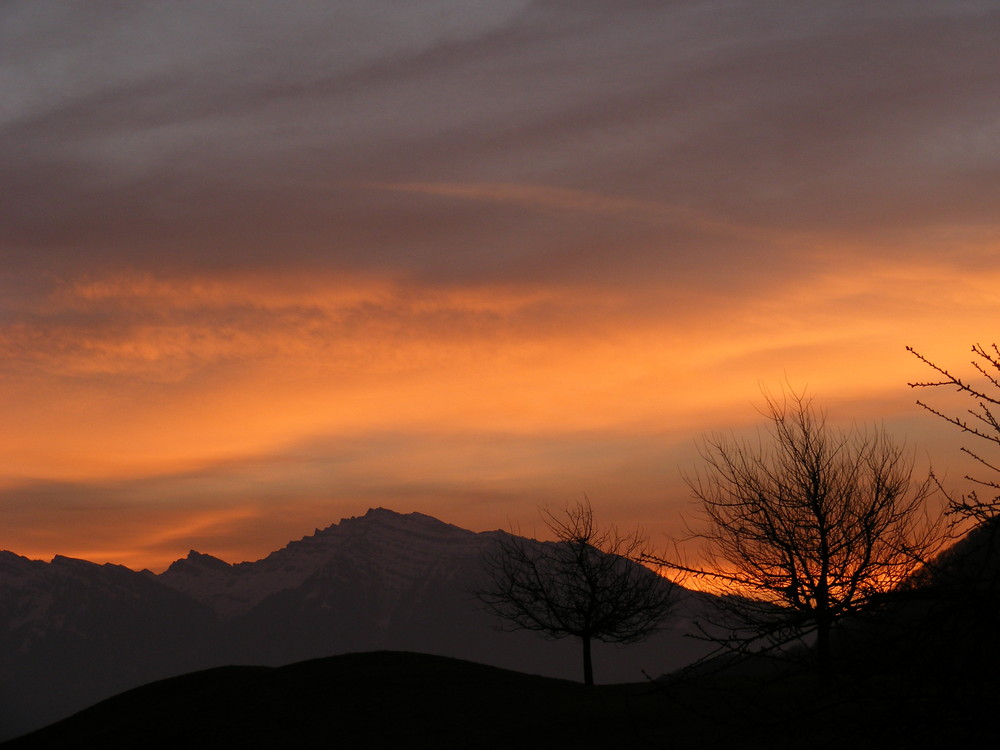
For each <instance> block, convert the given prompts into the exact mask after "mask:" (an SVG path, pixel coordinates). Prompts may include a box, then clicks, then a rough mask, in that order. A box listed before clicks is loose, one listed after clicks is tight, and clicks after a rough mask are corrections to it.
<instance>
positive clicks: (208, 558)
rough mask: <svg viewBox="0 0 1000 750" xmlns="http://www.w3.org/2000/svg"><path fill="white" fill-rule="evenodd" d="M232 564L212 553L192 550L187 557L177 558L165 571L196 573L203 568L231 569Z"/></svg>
mask: <svg viewBox="0 0 1000 750" xmlns="http://www.w3.org/2000/svg"><path fill="white" fill-rule="evenodd" d="M230 568H232V565H230V564H229V563H227V562H226V561H225V560H220V559H219V558H218V557H213V556H212V555H205V554H203V553H201V552H198V550H190V551H189V552H188V554H187V557H184V558H181V559H180V560H175V561H174V562H172V563H171V564H170V567H169V568H167V570H166V571H164V572H169V571H172V572H173V573H175V574H177V573H184V572H189V573H196V574H197V572H198V571H202V570H229V569H230Z"/></svg>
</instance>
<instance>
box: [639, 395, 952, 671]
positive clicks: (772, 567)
mask: <svg viewBox="0 0 1000 750" xmlns="http://www.w3.org/2000/svg"><path fill="white" fill-rule="evenodd" d="M764 414H765V416H766V417H767V418H768V420H769V423H770V424H769V426H768V430H767V431H766V432H765V433H763V434H762V435H760V436H759V438H758V439H757V441H756V442H748V441H741V440H737V439H736V438H732V437H724V436H714V437H706V438H705V439H704V441H703V443H702V445H701V454H702V458H703V459H704V462H705V465H706V466H705V468H704V469H703V470H699V471H697V473H695V474H694V475H693V476H692V477H689V478H688V483H689V485H690V487H691V488H692V490H693V492H694V494H695V496H696V497H697V498H698V499H699V500H700V501H701V505H702V509H703V516H704V517H703V520H704V521H705V525H704V528H702V529H700V530H698V531H697V532H696V536H697V537H701V538H702V539H704V540H706V541H707V545H706V550H705V553H706V558H705V564H704V566H703V567H701V568H698V569H694V568H691V567H687V566H684V565H679V564H678V563H677V562H676V561H668V560H663V559H656V560H655V561H656V562H659V563H661V564H663V565H666V566H667V567H672V568H675V569H681V570H686V571H687V572H688V573H693V574H696V575H701V576H710V577H711V578H712V579H713V580H715V581H716V582H717V583H719V584H721V588H722V589H723V591H724V592H725V593H728V594H731V595H732V596H729V597H727V598H725V599H724V600H723V601H724V603H725V604H724V606H725V609H724V617H723V618H721V619H722V620H723V622H722V623H721V624H725V625H726V626H727V627H728V628H730V631H731V633H732V634H733V637H734V638H735V641H734V642H735V643H743V644H745V643H747V642H749V641H753V640H757V639H759V638H763V637H769V638H777V637H779V636H783V635H793V634H800V635H801V634H805V633H807V632H815V637H816V642H815V665H816V668H817V670H818V672H819V674H820V676H821V679H822V681H823V682H824V683H825V682H829V679H830V676H831V673H832V657H831V645H830V636H831V629H832V626H833V624H834V622H835V621H836V620H837V619H838V618H841V617H843V616H844V615H847V614H849V613H851V612H854V611H856V610H858V609H859V608H860V607H862V606H863V605H864V604H865V603H866V602H868V601H869V600H870V599H871V598H872V597H873V596H874V595H876V594H879V593H881V592H886V591H888V590H890V589H892V588H893V587H895V586H896V585H898V584H899V583H900V582H901V581H903V580H904V579H906V578H907V577H908V576H909V575H911V574H912V573H913V572H914V571H915V570H916V569H917V568H919V566H920V564H921V561H923V560H925V559H926V558H927V556H928V555H930V554H931V553H932V552H933V551H934V550H935V549H936V547H937V545H938V544H939V541H940V538H941V535H940V533H939V527H940V524H938V523H936V522H934V521H933V520H932V519H930V518H929V516H928V515H927V514H926V513H925V512H924V509H925V502H924V501H925V499H926V498H927V497H928V495H929V494H930V491H931V487H932V485H931V483H930V481H929V480H925V481H922V482H921V481H914V480H913V479H912V468H913V467H912V460H908V459H907V457H906V456H905V454H904V452H903V450H902V449H901V448H900V447H898V446H897V445H895V444H894V443H893V441H892V440H891V438H890V437H889V436H888V435H887V434H886V433H885V432H884V431H883V430H881V429H876V428H871V429H864V430H858V429H852V430H850V431H848V432H838V431H835V430H833V429H831V428H830V427H829V426H828V425H827V423H826V415H825V413H824V412H822V411H818V410H816V409H815V408H814V407H813V405H812V400H811V399H810V398H806V397H805V396H801V395H796V394H794V393H793V394H792V395H791V396H786V397H785V398H784V399H783V400H782V401H781V402H779V401H777V400H775V399H774V398H772V397H769V396H768V397H766V410H765V412H764Z"/></svg>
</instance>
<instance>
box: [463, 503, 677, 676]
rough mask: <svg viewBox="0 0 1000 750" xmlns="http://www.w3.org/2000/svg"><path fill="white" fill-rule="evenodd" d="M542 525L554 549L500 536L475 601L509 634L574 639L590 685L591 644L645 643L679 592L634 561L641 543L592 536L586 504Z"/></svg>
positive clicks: (603, 533) (601, 533)
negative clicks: (523, 632) (526, 632)
mask: <svg viewBox="0 0 1000 750" xmlns="http://www.w3.org/2000/svg"><path fill="white" fill-rule="evenodd" d="M542 518H543V520H544V521H545V525H546V526H548V528H549V530H550V531H551V532H552V533H553V534H554V535H555V537H556V539H557V540H558V541H555V542H537V541H535V540H532V539H525V538H524V537H521V536H517V535H514V534H513V533H511V534H503V533H501V535H500V536H499V537H498V539H497V543H496V546H495V547H494V548H493V549H492V550H490V551H489V552H487V553H486V554H485V555H484V558H483V565H484V569H485V573H486V584H485V586H484V587H483V588H482V589H480V590H479V591H477V592H476V595H477V597H478V598H479V599H480V601H482V602H483V603H484V604H485V605H486V608H487V609H488V610H489V611H490V612H492V613H493V614H494V615H496V616H497V617H499V618H500V619H501V620H503V621H504V622H505V623H506V625H505V626H506V627H507V628H508V629H510V630H534V631H539V632H541V633H543V634H544V635H545V636H547V637H549V638H553V639H557V638H564V637H567V636H572V637H575V638H579V639H580V642H581V645H582V647H583V680H584V682H585V683H586V684H587V685H593V684H594V669H593V662H592V659H591V642H592V641H595V640H597V641H603V642H605V643H635V642H637V641H640V640H642V639H644V638H645V637H646V636H648V635H650V634H651V633H653V632H654V631H656V630H658V629H659V628H660V626H661V624H662V623H663V621H664V620H665V619H666V617H667V615H668V613H669V611H670V609H671V607H672V606H673V604H674V602H675V600H676V595H677V592H678V590H679V587H677V586H676V585H675V584H672V583H671V582H670V581H668V580H666V579H664V578H662V577H660V576H659V575H657V574H656V573H654V572H653V571H652V570H650V569H649V568H647V567H645V566H643V565H641V564H640V563H638V562H637V561H636V560H637V559H638V557H639V555H640V554H641V552H642V550H643V546H644V544H645V541H646V540H645V539H644V538H643V537H642V536H640V535H639V533H638V532H636V533H633V534H630V535H624V534H620V533H619V532H618V531H617V530H616V529H615V528H613V527H612V528H610V529H605V530H600V529H598V528H597V527H596V526H595V525H594V514H593V511H592V510H591V507H590V503H589V501H587V500H584V501H583V502H581V503H577V504H576V505H574V506H572V507H569V508H567V509H566V510H565V511H563V512H562V513H553V512H552V511H549V510H545V511H542Z"/></svg>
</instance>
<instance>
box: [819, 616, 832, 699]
mask: <svg viewBox="0 0 1000 750" xmlns="http://www.w3.org/2000/svg"><path fill="white" fill-rule="evenodd" d="M831 624H832V623H831V621H830V620H829V619H828V618H826V617H820V618H817V619H816V673H817V674H818V675H819V686H820V689H821V690H824V691H825V690H828V689H829V688H830V683H831V682H832V680H833V653H832V652H831V649H830V630H831Z"/></svg>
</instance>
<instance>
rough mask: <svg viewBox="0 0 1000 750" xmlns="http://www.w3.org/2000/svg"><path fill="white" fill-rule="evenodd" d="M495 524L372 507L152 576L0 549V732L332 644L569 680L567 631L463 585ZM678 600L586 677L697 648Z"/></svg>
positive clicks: (696, 607)
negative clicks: (505, 609)
mask: <svg viewBox="0 0 1000 750" xmlns="http://www.w3.org/2000/svg"><path fill="white" fill-rule="evenodd" d="M504 533H505V532H502V531H493V532H483V533H474V532H471V531H468V530H465V529H461V528H458V527H456V526H452V525H450V524H446V523H443V522H441V521H438V520H436V519H434V518H431V517H430V516H426V515H423V514H419V513H411V514H406V515H402V514H398V513H395V512H393V511H389V510H385V509H381V508H379V509H373V510H370V511H368V513H367V514H366V515H364V516H362V517H359V518H349V519H345V520H343V521H341V522H340V523H339V524H334V525H332V526H330V527H328V528H326V529H323V530H321V531H320V530H317V531H316V532H315V533H314V534H312V535H311V536H307V537H305V538H303V539H301V540H299V541H296V542H292V543H290V544H289V545H288V546H286V547H284V548H283V549H281V550H278V551H276V552H274V553H272V554H270V555H268V556H267V557H265V558H264V559H262V560H259V561H257V562H249V563H239V564H236V565H230V564H229V563H226V562H224V561H223V560H220V559H218V558H215V557H212V556H211V555H205V554H201V553H199V552H196V551H193V550H192V551H191V553H190V554H189V555H188V556H187V557H186V558H184V559H182V560H178V561H176V562H175V563H173V564H172V565H171V566H170V567H169V568H168V569H167V570H166V571H164V572H163V573H161V574H160V575H154V574H152V573H150V572H149V571H143V572H136V571H132V570H130V569H128V568H125V567H122V566H118V565H96V564H93V563H89V562H86V561H83V560H72V559H69V558H65V557H56V558H55V559H54V560H53V561H52V562H51V563H44V562H39V561H35V560H28V559H26V558H23V557H20V556H18V555H15V554H13V553H10V552H3V553H0V677H2V682H0V739H3V738H7V737H12V736H16V735H17V734H20V733H23V732H26V731H29V730H31V729H33V728H36V727H39V726H42V725H44V724H46V723H49V722H52V721H55V720H57V719H59V718H61V717H63V716H66V715H68V714H70V713H72V712H74V711H77V710H80V709H82V708H84V707H85V706H87V705H90V704H92V703H94V702H96V701H99V700H102V699H104V698H106V697H108V696H111V695H113V694H115V693H118V692H121V691H123V690H126V689H129V688H132V687H135V686H138V685H141V684H143V683H147V682H150V681H153V680H158V679H163V678H167V677H171V676H175V675H180V674H183V673H186V672H191V671H194V670H203V669H207V668H212V667H218V666H223V665H238V664H247V665H264V666H279V665H283V664H289V663H292V662H297V661H301V660H307V659H313V658H317V657H325V656H329V655H334V654H344V653H348V652H358V651H373V650H386V649H389V650H398V651H413V652H422V653H428V654H439V655H443V656H449V657H456V658H461V659H467V660H470V661H475V662H480V663H483V664H489V665H494V666H497V667H503V668H507V669H514V670H518V671H522V672H527V673H531V674H537V675H545V676H549V677H556V678H565V679H572V680H577V679H579V678H580V674H579V673H580V664H579V661H580V657H579V653H578V645H577V644H576V643H574V642H571V641H568V640H567V641H558V642H551V641H545V640H543V639H542V638H541V637H539V636H538V635H537V634H534V633H527V632H516V633H506V632H500V631H499V630H498V629H497V628H496V624H497V623H496V621H495V620H494V619H493V618H492V617H491V616H489V615H488V614H487V613H485V612H484V611H483V610H482V608H481V606H480V604H479V603H478V602H477V601H476V600H475V598H474V597H473V596H472V594H471V592H472V591H473V590H474V589H475V587H476V585H477V584H478V582H479V581H480V576H481V573H482V571H481V568H480V556H481V555H482V553H483V551H484V550H486V549H487V548H488V547H489V546H490V545H492V544H494V543H495V541H496V539H497V535H499V534H504ZM664 585H665V586H673V585H674V584H670V583H669V582H667V581H664ZM679 599H680V601H679V606H678V614H677V615H676V617H675V618H674V619H672V620H671V621H670V623H668V628H667V629H666V630H664V631H663V632H661V633H657V634H656V635H654V636H653V637H651V638H650V639H649V640H647V641H645V642H643V643H640V644H637V645H635V646H629V647H627V648H623V647H617V646H607V645H605V644H597V647H596V648H595V652H594V663H595V671H596V676H597V680H598V681H599V682H629V681H633V682H634V681H640V680H642V679H644V678H643V671H645V672H646V673H648V674H651V675H657V674H660V673H664V672H668V671H671V670H673V669H675V668H677V667H679V666H682V665H683V664H686V663H688V662H690V661H693V660H694V659H696V658H698V657H699V656H700V655H701V654H703V653H704V652H705V651H706V650H707V647H706V646H705V644H703V643H701V642H698V641H694V640H692V639H689V638H685V637H684V635H685V633H687V632H691V631H693V630H694V629H695V626H694V621H695V619H697V618H698V617H699V616H700V612H702V611H703V610H704V608H705V607H707V606H708V602H709V600H710V599H711V597H710V596H708V595H705V594H698V593H694V592H687V591H683V590H682V591H681V594H680V597H679Z"/></svg>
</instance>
